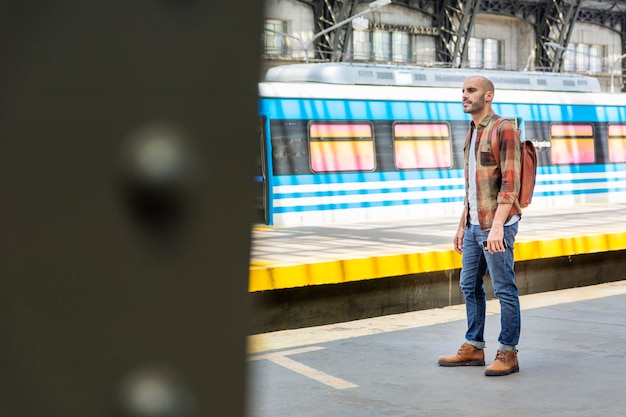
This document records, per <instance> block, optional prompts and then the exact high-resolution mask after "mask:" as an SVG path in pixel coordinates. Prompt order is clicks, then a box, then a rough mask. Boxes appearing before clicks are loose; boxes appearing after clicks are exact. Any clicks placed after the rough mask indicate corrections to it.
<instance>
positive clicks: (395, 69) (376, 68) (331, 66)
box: [265, 62, 601, 93]
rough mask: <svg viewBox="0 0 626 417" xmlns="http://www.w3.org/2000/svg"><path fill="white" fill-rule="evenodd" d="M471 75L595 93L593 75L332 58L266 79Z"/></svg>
mask: <svg viewBox="0 0 626 417" xmlns="http://www.w3.org/2000/svg"><path fill="white" fill-rule="evenodd" d="M472 75H481V76H484V77H487V78H489V79H490V80H491V81H492V82H493V83H494V84H495V86H496V89H504V90H532V91H564V92H580V93H598V92H600V91H601V89H600V82H599V81H598V80H597V79H596V78H593V77H588V76H583V75H578V74H563V73H551V72H531V71H495V70H480V69H456V68H429V67H418V66H408V65H407V66H401V65H383V64H365V63H352V62H333V63H320V64H294V65H281V66H277V67H273V68H270V69H269V70H268V72H267V74H266V76H265V81H268V82H300V83H301V82H308V83H324V84H342V85H385V86H390V85H395V86H403V87H442V88H460V87H461V86H462V85H463V82H464V81H465V80H466V79H467V78H468V77H470V76H472Z"/></svg>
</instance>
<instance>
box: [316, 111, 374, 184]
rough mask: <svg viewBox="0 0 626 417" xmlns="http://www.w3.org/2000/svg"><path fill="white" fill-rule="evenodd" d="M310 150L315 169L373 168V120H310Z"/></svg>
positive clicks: (370, 169) (367, 169)
mask: <svg viewBox="0 0 626 417" xmlns="http://www.w3.org/2000/svg"><path fill="white" fill-rule="evenodd" d="M309 153H310V156H311V170H312V171H313V172H340V171H373V170H374V168H375V167H376V158H375V155H374V130H373V127H372V124H371V123H348V122H344V123H331V122H311V123H310V124H309Z"/></svg>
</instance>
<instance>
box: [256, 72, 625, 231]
mask: <svg viewBox="0 0 626 417" xmlns="http://www.w3.org/2000/svg"><path fill="white" fill-rule="evenodd" d="M471 75H483V76H485V77H487V78H489V79H490V80H491V81H493V83H494V85H495V96H494V100H493V105H492V108H493V110H494V111H495V113H497V114H499V115H500V116H502V117H506V118H509V119H510V120H512V121H514V122H515V123H516V124H517V126H518V128H519V129H520V136H521V139H522V140H530V141H532V142H533V144H534V145H535V148H536V149H537V162H538V167H537V179H536V185H535V192H534V195H533V202H532V205H531V208H532V207H540V208H553V207H554V208H558V207H562V206H570V205H573V204H585V203H607V202H610V203H616V202H626V95H624V94H621V93H603V92H601V88H600V84H599V81H598V80H597V79H596V78H593V77H589V76H584V75H578V74H564V73H546V72H530V71H496V70H478V69H452V68H429V67H417V66H400V65H398V66H396V65H385V64H366V63H344V62H338V63H330V62H328V63H317V64H292V65H282V66H277V67H274V68H271V69H269V70H268V72H267V73H266V76H265V78H264V79H263V80H262V81H261V82H260V83H259V106H258V109H259V110H258V115H259V123H260V144H259V147H258V158H257V161H258V162H257V170H258V171H257V177H256V185H257V214H258V218H257V224H262V225H267V226H309V225H323V224H328V223H351V222H362V221H388V220H406V221H410V219H415V218H423V217H424V216H434V215H448V214H459V213H461V211H462V201H463V198H464V179H463V175H464V174H463V149H462V147H463V143H464V141H465V136H466V133H467V131H468V129H469V121H470V120H471V118H470V116H469V115H468V114H465V113H464V112H463V108H462V105H461V95H462V86H463V82H464V81H465V80H466V79H467V77H469V76H471Z"/></svg>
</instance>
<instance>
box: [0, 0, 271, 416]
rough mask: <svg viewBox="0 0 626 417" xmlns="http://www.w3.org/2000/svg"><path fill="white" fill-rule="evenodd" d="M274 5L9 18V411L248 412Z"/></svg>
mask: <svg viewBox="0 0 626 417" xmlns="http://www.w3.org/2000/svg"><path fill="white" fill-rule="evenodd" d="M262 4H263V3H262V2H260V1H258V0H246V1H243V2H241V1H236V2H231V1H221V2H217V1H205V0H130V1H129V0H124V1H122V0H93V1H65V0H58V1H35V2H18V1H11V2H2V5H0V340H1V343H0V352H1V354H0V415H2V416H6V417H21V416H37V417H41V416H46V417H54V416H59V417H72V416H76V417H88V416H137V417H152V416H154V417H157V416H172V417H173V416H181V417H182V416H241V415H243V414H244V412H245V404H244V397H245V378H244V376H245V360H244V358H245V337H246V335H247V333H248V324H249V323H248V321H249V320H248V316H249V313H250V306H249V304H248V293H247V283H248V268H249V245H250V241H249V236H250V227H251V222H252V218H253V215H254V188H253V185H254V184H253V176H254V174H255V172H254V155H255V152H254V146H255V145H256V144H257V142H258V133H257V126H256V123H257V119H256V103H257V86H256V84H257V81H258V60H259V40H260V36H259V34H260V33H261V27H262V23H261V10H262Z"/></svg>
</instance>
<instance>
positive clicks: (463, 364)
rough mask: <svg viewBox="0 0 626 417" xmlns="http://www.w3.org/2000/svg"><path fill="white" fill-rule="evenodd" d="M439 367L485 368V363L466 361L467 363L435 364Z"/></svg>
mask: <svg viewBox="0 0 626 417" xmlns="http://www.w3.org/2000/svg"><path fill="white" fill-rule="evenodd" d="M437 364H438V365H439V366H446V367H453V366H485V361H467V362H441V361H439V362H437Z"/></svg>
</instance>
